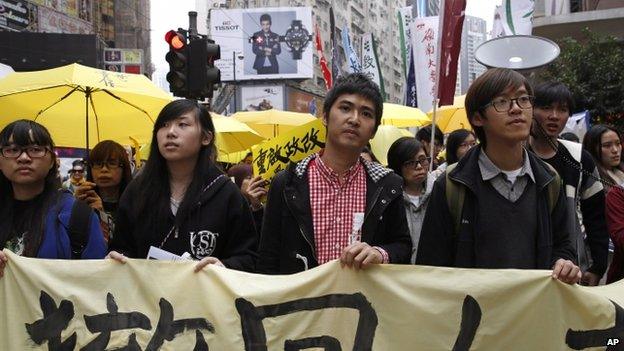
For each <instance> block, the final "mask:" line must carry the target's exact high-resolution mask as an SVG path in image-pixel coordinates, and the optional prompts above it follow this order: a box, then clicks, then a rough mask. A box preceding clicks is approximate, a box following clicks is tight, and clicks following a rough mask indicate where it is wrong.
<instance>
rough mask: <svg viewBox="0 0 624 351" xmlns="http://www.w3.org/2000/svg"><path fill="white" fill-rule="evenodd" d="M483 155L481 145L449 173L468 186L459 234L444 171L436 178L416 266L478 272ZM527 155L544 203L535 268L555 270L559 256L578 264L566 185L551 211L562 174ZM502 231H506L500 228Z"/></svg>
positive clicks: (539, 210) (539, 211) (539, 214)
mask: <svg viewBox="0 0 624 351" xmlns="http://www.w3.org/2000/svg"><path fill="white" fill-rule="evenodd" d="M480 151H481V147H475V148H472V150H470V151H469V152H468V153H467V154H466V155H465V156H464V157H463V158H462V159H461V160H460V161H459V163H458V164H457V166H456V167H455V169H453V170H452V171H451V173H450V174H449V177H450V179H451V181H454V182H458V183H459V184H460V185H462V186H465V187H466V197H465V200H464V206H463V209H462V211H461V225H460V228H459V233H457V235H455V233H454V223H453V220H452V219H451V213H450V210H449V207H448V203H447V199H446V173H444V174H442V175H441V176H440V177H439V178H438V179H437V180H436V182H435V184H434V186H433V191H432V193H431V197H430V199H429V206H428V207H427V213H426V214H425V219H424V221H423V226H422V232H421V235H420V243H419V244H418V254H417V256H416V264H423V265H432V266H448V267H463V268H475V263H474V260H475V257H474V255H475V241H477V240H476V237H477V236H478V235H479V227H478V221H477V218H478V217H479V214H478V213H477V209H478V207H479V205H478V203H477V202H478V201H479V194H476V193H475V189H477V188H478V186H477V182H482V181H483V179H482V177H481V171H480V169H479V164H478V162H479V161H478V160H479V152H480ZM528 157H529V162H530V163H531V169H532V171H533V175H534V177H535V182H536V185H537V188H538V199H540V201H538V203H537V204H536V206H537V218H538V227H537V238H536V243H537V247H536V256H537V257H536V259H537V260H536V261H537V268H538V269H552V266H553V264H554V263H555V261H556V260H557V259H559V258H564V259H567V260H571V261H573V262H575V261H576V259H575V257H576V255H575V252H574V246H573V243H572V240H571V231H570V228H569V226H568V220H567V215H568V213H567V210H566V201H565V195H564V192H563V186H562V187H561V190H560V192H559V198H558V200H557V204H556V205H555V207H554V209H553V211H552V214H551V213H550V210H549V208H548V189H547V187H548V184H549V183H550V182H552V181H553V180H554V179H555V177H559V176H558V175H557V174H556V172H555V171H554V170H551V169H550V168H549V166H547V165H546V164H545V163H544V162H543V161H542V160H540V159H539V158H538V157H537V156H535V155H533V154H532V153H530V152H529V153H528ZM553 172H554V173H553ZM562 184H563V182H562ZM493 215H502V216H505V215H506V214H493ZM475 223H477V224H476V225H475ZM502 230H505V229H504V228H501V231H502ZM500 268H508V267H500Z"/></svg>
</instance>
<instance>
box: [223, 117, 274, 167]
mask: <svg viewBox="0 0 624 351" xmlns="http://www.w3.org/2000/svg"><path fill="white" fill-rule="evenodd" d="M211 116H212V122H213V123H214V126H215V131H216V132H217V140H216V144H217V149H218V150H219V155H221V154H230V153H233V152H237V151H243V150H248V149H250V148H251V147H252V146H254V145H256V144H258V143H260V142H262V141H263V140H264V138H263V137H262V136H260V135H259V134H258V133H256V132H255V131H254V130H253V129H251V128H250V127H249V126H247V125H246V124H245V123H242V122H239V121H237V120H236V119H234V118H232V117H222V116H219V115H218V114H216V113H211ZM243 157H244V155H243Z"/></svg>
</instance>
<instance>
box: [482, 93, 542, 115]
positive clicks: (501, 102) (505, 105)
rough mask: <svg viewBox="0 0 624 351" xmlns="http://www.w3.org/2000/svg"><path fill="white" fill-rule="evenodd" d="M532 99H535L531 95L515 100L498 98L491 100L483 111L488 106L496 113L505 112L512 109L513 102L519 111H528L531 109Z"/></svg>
mask: <svg viewBox="0 0 624 351" xmlns="http://www.w3.org/2000/svg"><path fill="white" fill-rule="evenodd" d="M534 99H535V98H534V97H533V96H531V95H522V96H520V97H517V98H515V99H508V98H504V97H500V98H496V99H494V100H492V101H491V102H490V103H489V104H486V105H485V106H483V108H484V109H485V108H487V107H488V106H493V107H494V109H495V110H496V112H507V111H509V110H511V108H512V107H513V102H514V101H515V102H516V104H518V106H519V107H520V108H521V109H529V108H531V107H533V100H534Z"/></svg>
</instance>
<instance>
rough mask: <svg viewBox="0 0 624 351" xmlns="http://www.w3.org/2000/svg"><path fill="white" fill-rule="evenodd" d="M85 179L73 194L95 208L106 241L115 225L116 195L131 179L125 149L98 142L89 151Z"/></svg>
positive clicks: (113, 143)
mask: <svg viewBox="0 0 624 351" xmlns="http://www.w3.org/2000/svg"><path fill="white" fill-rule="evenodd" d="M87 174H88V180H87V181H85V182H84V183H82V184H81V185H80V186H78V187H77V188H76V190H75V192H74V196H76V198H78V199H80V200H84V201H86V202H87V203H88V204H89V206H91V208H93V209H94V210H95V211H97V214H98V216H99V217H100V224H101V227H102V232H103V233H104V238H105V239H106V241H109V239H110V235H111V234H112V233H113V231H114V229H115V218H116V217H117V208H118V205H119V198H120V197H121V194H123V192H124V190H125V189H126V186H127V185H128V184H129V183H130V181H131V180H132V167H131V166H130V160H128V155H127V153H126V149H124V147H123V146H121V145H120V144H118V143H116V142H114V141H112V140H104V141H101V142H99V143H98V144H97V145H95V147H94V148H93V150H91V152H90V153H89V162H88V163H87Z"/></svg>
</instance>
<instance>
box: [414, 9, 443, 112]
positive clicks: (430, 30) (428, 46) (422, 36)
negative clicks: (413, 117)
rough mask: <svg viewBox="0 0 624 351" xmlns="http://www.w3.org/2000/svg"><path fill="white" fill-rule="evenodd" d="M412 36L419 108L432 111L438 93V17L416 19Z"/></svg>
mask: <svg viewBox="0 0 624 351" xmlns="http://www.w3.org/2000/svg"><path fill="white" fill-rule="evenodd" d="M411 35H412V51H413V53H414V70H415V72H414V73H415V77H416V93H417V99H418V108H420V109H421V110H422V111H430V110H431V109H432V108H433V100H434V99H435V97H436V92H437V89H436V85H435V84H436V75H437V73H436V72H437V45H438V17H437V16H432V17H422V18H414V22H412V29H411Z"/></svg>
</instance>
